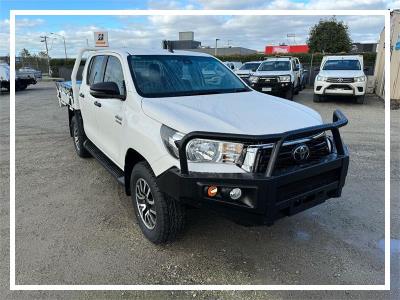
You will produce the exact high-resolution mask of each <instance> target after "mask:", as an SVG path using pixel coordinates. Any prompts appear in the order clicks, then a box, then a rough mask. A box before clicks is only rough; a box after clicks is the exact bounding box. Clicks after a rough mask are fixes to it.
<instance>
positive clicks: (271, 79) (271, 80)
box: [258, 77, 278, 83]
mask: <svg viewBox="0 0 400 300" xmlns="http://www.w3.org/2000/svg"><path fill="white" fill-rule="evenodd" d="M258 82H259V83H277V82H278V78H277V77H260V79H259V80H258Z"/></svg>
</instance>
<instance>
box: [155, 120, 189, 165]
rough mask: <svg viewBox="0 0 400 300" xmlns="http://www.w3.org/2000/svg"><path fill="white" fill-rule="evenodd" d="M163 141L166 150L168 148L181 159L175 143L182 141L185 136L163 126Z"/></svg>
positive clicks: (174, 155)
mask: <svg viewBox="0 0 400 300" xmlns="http://www.w3.org/2000/svg"><path fill="white" fill-rule="evenodd" d="M160 134H161V139H162V141H163V142H164V146H165V148H167V150H168V152H169V153H170V154H171V155H172V156H173V157H175V158H179V151H178V147H177V146H176V144H175V142H176V141H180V140H181V139H182V138H183V136H184V134H183V133H180V132H179V131H176V130H174V129H172V128H169V127H168V126H165V125H162V126H161V130H160Z"/></svg>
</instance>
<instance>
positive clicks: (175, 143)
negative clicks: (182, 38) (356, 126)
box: [57, 49, 349, 243]
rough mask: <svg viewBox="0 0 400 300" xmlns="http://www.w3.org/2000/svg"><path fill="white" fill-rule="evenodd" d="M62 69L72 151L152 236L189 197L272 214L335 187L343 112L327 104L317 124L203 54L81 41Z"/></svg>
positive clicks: (342, 172) (157, 239)
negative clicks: (97, 167)
mask: <svg viewBox="0 0 400 300" xmlns="http://www.w3.org/2000/svg"><path fill="white" fill-rule="evenodd" d="M85 52H88V53H89V55H88V58H87V60H86V64H85V67H84V69H83V76H82V78H83V79H82V81H81V82H78V81H77V80H76V77H77V71H78V67H79V65H80V63H81V59H82V55H83V53H85ZM71 79H72V81H71V82H58V83H57V90H58V99H59V103H60V105H62V106H67V107H68V119H69V129H70V135H71V136H72V137H73V141H74V145H75V150H76V152H77V154H78V155H79V156H80V157H90V156H93V157H94V158H96V159H97V160H98V161H99V162H100V163H101V164H102V165H103V166H104V167H105V168H106V169H107V170H108V171H109V172H110V173H111V174H112V175H113V176H114V177H115V178H116V179H117V181H118V182H119V183H120V184H121V185H123V186H124V188H125V191H126V194H127V195H130V196H131V198H132V202H133V207H134V210H135V215H136V218H137V221H138V223H139V226H140V228H141V230H142V232H143V234H144V235H145V237H146V238H147V239H149V240H150V241H152V242H153V243H164V242H167V241H172V240H173V239H174V238H175V237H176V235H177V233H179V232H180V231H181V230H182V229H183V226H184V221H185V207H186V206H188V205H191V206H195V207H200V206H204V207H209V208H212V209H215V210H218V211H219V212H221V213H223V214H224V215H226V216H228V217H229V218H231V219H233V220H235V221H237V222H240V223H243V224H249V225H251V224H266V225H272V224H273V223H274V221H275V220H277V219H278V218H281V217H283V216H289V215H293V214H295V213H298V212H301V211H303V210H305V209H308V208H310V207H313V206H315V205H318V204H320V203H323V202H324V201H325V200H327V199H329V198H333V197H339V196H340V195H341V191H342V188H343V186H344V183H345V178H346V175H347V168H348V163H349V155H348V152H347V148H346V146H345V145H344V144H343V142H342V139H341V137H340V133H339V128H340V127H342V126H344V125H346V124H347V119H346V117H345V116H344V115H343V114H342V113H341V112H340V111H335V112H334V113H333V122H332V123H329V124H323V122H322V120H321V117H320V115H319V114H318V113H316V112H315V111H313V110H312V109H310V108H308V107H306V106H303V105H300V104H298V103H295V102H291V101H287V100H284V99H281V98H277V97H274V96H271V95H265V94H263V93H259V92H257V91H255V90H253V89H252V88H250V87H248V86H247V85H246V84H245V82H244V81H243V80H242V79H240V78H239V77H238V76H237V75H235V74H234V73H233V72H232V71H231V70H230V69H229V68H228V67H226V66H225V65H224V64H223V63H222V62H220V61H219V60H217V59H216V58H214V57H212V56H210V55H206V54H202V53H193V52H185V51H173V50H159V51H140V50H127V49H121V50H118V49H116V50H111V49H102V50H99V49H83V50H81V52H80V53H79V54H78V57H77V59H76V62H75V66H74V69H73V72H72V78H71Z"/></svg>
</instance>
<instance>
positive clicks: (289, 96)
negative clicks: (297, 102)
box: [285, 88, 294, 100]
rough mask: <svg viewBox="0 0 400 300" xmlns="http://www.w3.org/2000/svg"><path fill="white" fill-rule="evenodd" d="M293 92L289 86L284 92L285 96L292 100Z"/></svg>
mask: <svg viewBox="0 0 400 300" xmlns="http://www.w3.org/2000/svg"><path fill="white" fill-rule="evenodd" d="M293 94H294V91H293V88H290V89H289V90H288V91H287V92H286V94H285V98H286V99H288V100H293Z"/></svg>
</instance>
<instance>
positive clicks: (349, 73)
mask: <svg viewBox="0 0 400 300" xmlns="http://www.w3.org/2000/svg"><path fill="white" fill-rule="evenodd" d="M366 88H367V76H365V73H364V64H363V57H362V56H361V55H351V56H350V55H346V56H324V58H323V59H322V62H321V67H320V69H319V73H318V75H317V76H316V78H315V82H314V102H321V101H322V100H323V99H324V98H325V97H327V96H352V97H355V99H356V102H357V103H359V104H362V103H364V98H365V92H366Z"/></svg>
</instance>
